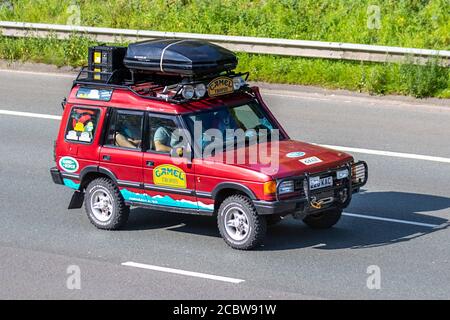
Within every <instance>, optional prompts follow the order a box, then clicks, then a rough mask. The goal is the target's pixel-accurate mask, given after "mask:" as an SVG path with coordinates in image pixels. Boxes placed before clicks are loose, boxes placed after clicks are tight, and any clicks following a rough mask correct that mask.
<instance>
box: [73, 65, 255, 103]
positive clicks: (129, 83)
mask: <svg viewBox="0 0 450 320" xmlns="http://www.w3.org/2000/svg"><path fill="white" fill-rule="evenodd" d="M219 77H227V78H230V79H235V78H236V79H237V78H240V79H242V80H243V81H242V82H240V86H239V88H238V89H237V90H236V89H234V90H233V92H238V91H241V92H249V87H248V84H247V79H248V77H249V72H243V73H242V72H238V73H235V72H223V73H220V74H215V75H207V76H202V77H200V78H194V77H180V76H167V75H158V74H154V73H148V72H143V71H138V70H130V69H117V70H114V71H113V72H100V71H92V70H90V69H89V68H88V67H87V66H85V67H83V68H82V69H81V70H80V72H79V73H78V76H77V78H76V79H75V81H74V82H73V86H75V85H82V86H88V87H106V88H111V89H125V90H129V91H131V92H132V93H134V94H135V95H137V96H139V97H141V98H145V99H149V100H155V101H165V102H170V103H177V104H180V103H186V102H190V101H196V100H201V99H202V98H204V97H205V96H206V95H207V94H206V92H205V93H204V94H203V95H200V96H196V95H195V94H193V97H192V98H189V99H187V98H186V97H185V95H183V90H187V88H189V90H195V88H199V87H201V88H203V90H205V91H206V90H207V89H208V88H207V86H208V85H209V84H210V83H211V82H212V81H213V80H214V79H216V78H219ZM230 93H231V92H230Z"/></svg>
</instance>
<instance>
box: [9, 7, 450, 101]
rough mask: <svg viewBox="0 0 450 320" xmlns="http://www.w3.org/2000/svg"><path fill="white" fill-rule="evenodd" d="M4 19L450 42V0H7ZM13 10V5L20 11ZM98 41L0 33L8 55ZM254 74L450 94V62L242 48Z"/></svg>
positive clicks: (82, 49) (48, 52)
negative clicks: (373, 8) (374, 17)
mask: <svg viewBox="0 0 450 320" xmlns="http://www.w3.org/2000/svg"><path fill="white" fill-rule="evenodd" d="M9 3H11V4H12V6H7V5H1V3H0V19H1V20H13V21H27V22H41V23H58V24H65V23H67V21H69V20H70V19H69V18H70V16H71V14H72V13H73V11H71V10H69V8H70V6H71V5H74V4H75V5H78V6H79V7H80V9H81V17H80V18H81V24H82V25H87V26H102V27H113V28H130V29H145V30H162V31H176V32H196V33H209V34H225V35H243V36H259V37H273V38H288V39H303V40H318V41H336V42H352V43H363V44H379V45H392V46H403V47H418V48H430V49H445V50H449V49H450V14H449V12H450V1H449V0H378V1H376V2H373V1H372V0H358V1H356V0H351V1H350V0H302V1H298V0H241V1H235V0H147V1H141V0H104V1H94V0H9ZM369 5H378V6H379V8H380V10H381V16H380V28H379V29H376V28H375V29H371V28H368V26H367V23H368V6H369ZM12 9H13V10H12ZM92 44H93V41H91V40H89V39H87V38H84V37H80V36H77V35H73V36H72V37H70V39H68V40H66V41H59V40H57V39H55V38H54V37H50V38H48V39H34V38H27V39H11V38H6V37H1V36H0V58H3V59H8V60H31V61H37V62H45V63H51V64H55V65H58V66H62V65H70V66H81V65H84V64H86V63H87V61H86V59H87V49H88V47H89V46H90V45H92ZM238 57H239V61H240V62H239V70H242V71H250V74H251V78H250V79H251V80H253V81H256V80H257V81H266V82H277V83H289V84H304V85H317V86H324V87H327V88H343V89H349V90H358V91H363V92H369V93H372V94H390V93H396V94H408V95H413V96H416V97H425V96H438V97H447V98H449V97H450V89H449V88H450V83H449V82H450V77H449V69H448V68H444V67H440V66H439V64H438V63H437V62H436V61H433V62H429V63H428V64H427V65H424V66H416V65H413V64H411V63H406V64H397V63H391V64H379V63H367V62H355V61H341V60H327V59H309V58H296V57H282V56H270V55H257V54H245V53H239V54H238Z"/></svg>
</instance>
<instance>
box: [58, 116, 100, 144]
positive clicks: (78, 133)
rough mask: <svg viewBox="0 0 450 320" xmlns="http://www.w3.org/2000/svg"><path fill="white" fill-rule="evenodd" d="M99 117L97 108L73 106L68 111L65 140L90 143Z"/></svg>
mask: <svg viewBox="0 0 450 320" xmlns="http://www.w3.org/2000/svg"><path fill="white" fill-rule="evenodd" d="M98 117H99V110H98V109H90V108H80V107H73V108H72V110H71V111H70V116H69V122H68V124H67V130H66V140H69V141H76V142H84V143H91V142H92V140H93V139H94V136H95V130H96V128H97V123H98Z"/></svg>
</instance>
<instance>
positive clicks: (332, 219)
mask: <svg viewBox="0 0 450 320" xmlns="http://www.w3.org/2000/svg"><path fill="white" fill-rule="evenodd" d="M341 216H342V210H341V209H330V210H326V211H322V212H319V213H315V214H311V215H309V216H307V217H306V218H305V219H303V222H304V223H305V224H307V225H308V226H309V227H311V228H314V229H328V228H331V227H332V226H334V225H335V224H336V223H337V222H338V221H339V219H340V218H341Z"/></svg>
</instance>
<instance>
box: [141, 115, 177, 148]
mask: <svg viewBox="0 0 450 320" xmlns="http://www.w3.org/2000/svg"><path fill="white" fill-rule="evenodd" d="M149 121H150V123H149V128H150V132H149V134H150V135H149V142H150V144H149V147H150V148H149V151H154V152H161V153H170V150H171V149H172V148H175V147H178V146H180V142H182V141H183V138H182V137H181V136H180V134H179V132H178V130H177V129H178V128H179V127H178V126H177V124H176V123H175V120H174V119H171V118H162V117H158V116H150V117H149Z"/></svg>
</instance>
